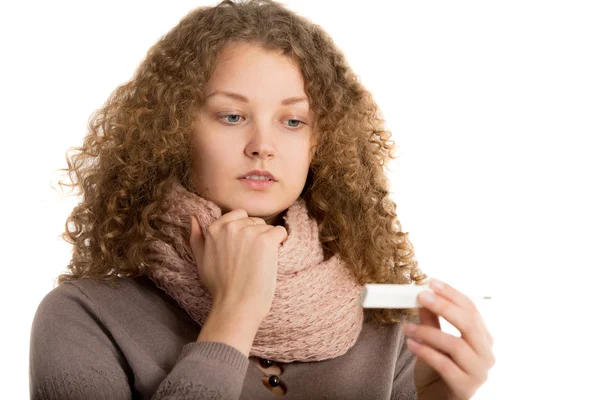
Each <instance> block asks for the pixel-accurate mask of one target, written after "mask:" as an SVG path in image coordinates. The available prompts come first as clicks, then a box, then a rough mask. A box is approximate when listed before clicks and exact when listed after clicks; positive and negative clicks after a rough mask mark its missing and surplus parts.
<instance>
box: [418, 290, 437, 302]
mask: <svg viewBox="0 0 600 400" xmlns="http://www.w3.org/2000/svg"><path fill="white" fill-rule="evenodd" d="M419 300H421V301H422V302H423V303H427V304H431V303H433V302H434V301H435V295H434V294H433V293H431V292H428V291H425V292H421V293H420V294H419Z"/></svg>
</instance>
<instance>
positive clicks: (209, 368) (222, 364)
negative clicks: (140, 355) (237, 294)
mask: <svg viewBox="0 0 600 400" xmlns="http://www.w3.org/2000/svg"><path fill="white" fill-rule="evenodd" d="M248 364H249V360H248V358H247V357H246V356H245V355H244V354H243V353H242V352H241V351H239V350H238V349H236V348H235V347H233V346H229V345H227V344H225V343H220V342H192V343H188V344H186V345H185V346H183V350H182V351H181V354H180V355H179V358H178V359H177V362H176V364H175V366H174V367H173V369H172V370H171V373H170V374H169V375H167V377H166V378H165V379H164V380H163V381H162V383H161V384H160V386H159V387H158V390H157V391H156V394H155V395H154V396H153V397H152V400H159V399H164V400H167V399H168V400H175V399H177V400H179V399H181V400H193V399H227V400H229V399H239V397H240V395H241V393H242V386H243V384H244V378H245V377H246V371H247V369H248Z"/></svg>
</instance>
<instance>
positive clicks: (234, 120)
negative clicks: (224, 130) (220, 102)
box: [219, 114, 241, 124]
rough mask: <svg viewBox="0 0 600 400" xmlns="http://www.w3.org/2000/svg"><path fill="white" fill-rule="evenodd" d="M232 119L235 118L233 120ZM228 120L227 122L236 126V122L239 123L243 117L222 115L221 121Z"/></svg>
mask: <svg viewBox="0 0 600 400" xmlns="http://www.w3.org/2000/svg"><path fill="white" fill-rule="evenodd" d="M231 117H234V118H233V119H232V118H231ZM223 118H226V121H227V122H229V123H232V124H235V123H236V122H238V121H239V119H240V118H241V115H239V114H224V115H220V116H219V119H223Z"/></svg>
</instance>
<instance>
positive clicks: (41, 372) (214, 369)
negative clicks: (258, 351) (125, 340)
mask: <svg viewBox="0 0 600 400" xmlns="http://www.w3.org/2000/svg"><path fill="white" fill-rule="evenodd" d="M248 364H249V360H248V358H247V357H245V356H244V354H243V353H242V352H240V351H239V350H238V349H236V348H234V347H232V346H229V345H226V344H224V343H219V342H192V343H188V344H186V345H185V346H184V347H183V349H182V351H181V353H180V355H179V358H178V359H177V362H176V364H175V366H174V367H173V369H172V370H171V372H170V373H169V374H168V375H167V376H166V377H165V379H164V380H163V381H162V382H161V384H160V385H159V387H158V388H157V390H156V393H155V394H154V396H153V397H152V399H153V400H171V399H183V400H185V399H238V398H239V397H240V394H241V391H242V386H243V383H244V378H245V375H246V370H247V368H248ZM131 381H133V378H132V371H131V368H130V366H129V365H128V363H127V360H126V359H125V357H124V356H123V354H122V352H121V351H120V350H119V347H118V345H117V344H116V343H115V341H114V339H113V338H112V335H111V334H110V332H109V330H108V329H107V328H106V327H105V325H104V324H103V322H102V316H101V315H100V313H99V312H98V310H97V309H96V306H95V304H94V303H93V302H92V301H91V300H90V299H89V298H88V297H87V296H86V295H85V294H84V293H83V292H82V291H81V290H80V289H79V288H78V287H77V286H75V285H72V284H70V283H68V282H67V283H63V284H62V285H60V286H58V287H57V288H55V289H54V290H52V291H51V292H49V293H48V294H47V295H46V296H45V297H44V298H43V299H42V301H41V302H40V304H39V306H38V308H37V310H36V313H35V316H34V319H33V323H32V327H31V336H30V353H29V386H30V396H31V398H32V399H40V400H42V399H44V400H45V399H61V400H62V399H91V400H95V399H117V400H118V399H131V398H132V396H133V394H135V393H134V392H135V391H134V390H132V389H131V383H130V382H131ZM134 397H135V396H134Z"/></svg>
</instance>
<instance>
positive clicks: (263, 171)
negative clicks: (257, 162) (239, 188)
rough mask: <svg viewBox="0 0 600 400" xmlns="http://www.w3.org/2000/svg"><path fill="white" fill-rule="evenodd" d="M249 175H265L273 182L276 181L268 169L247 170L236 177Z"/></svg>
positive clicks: (241, 177)
mask: <svg viewBox="0 0 600 400" xmlns="http://www.w3.org/2000/svg"><path fill="white" fill-rule="evenodd" d="M250 175H258V176H266V177H267V178H269V179H271V180H272V181H273V182H277V179H275V177H274V176H273V174H271V173H270V172H269V171H267V170H258V169H254V170H252V171H248V172H246V173H245V174H243V175H242V176H240V177H238V179H244V178H245V177H247V176H250Z"/></svg>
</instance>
